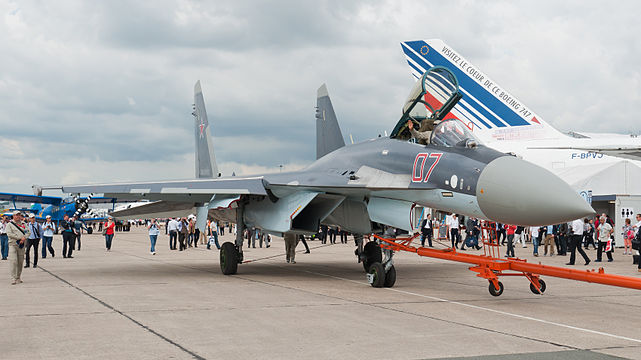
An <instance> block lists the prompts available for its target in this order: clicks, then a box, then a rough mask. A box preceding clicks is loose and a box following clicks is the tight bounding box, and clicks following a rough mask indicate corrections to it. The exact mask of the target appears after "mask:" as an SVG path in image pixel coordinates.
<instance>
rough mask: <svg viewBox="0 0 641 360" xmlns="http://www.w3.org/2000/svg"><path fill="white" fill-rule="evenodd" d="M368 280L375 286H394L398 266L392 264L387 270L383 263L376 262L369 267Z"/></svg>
mask: <svg viewBox="0 0 641 360" xmlns="http://www.w3.org/2000/svg"><path fill="white" fill-rule="evenodd" d="M367 281H368V282H369V284H370V285H372V287H375V288H381V287H392V286H394V284H395V283H396V268H394V265H392V266H390V268H389V270H387V271H385V266H384V265H383V264H381V263H379V262H375V263H373V264H372V265H371V266H370V267H369V271H368V272H367Z"/></svg>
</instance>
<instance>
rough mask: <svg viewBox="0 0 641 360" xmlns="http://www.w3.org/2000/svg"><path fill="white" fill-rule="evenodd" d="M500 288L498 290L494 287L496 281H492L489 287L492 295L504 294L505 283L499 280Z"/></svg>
mask: <svg viewBox="0 0 641 360" xmlns="http://www.w3.org/2000/svg"><path fill="white" fill-rule="evenodd" d="M498 284H499V288H498V290H497V289H496V288H495V287H494V283H493V282H491V281H490V286H489V287H488V290H490V295H492V296H501V294H503V283H502V282H500V281H499V282H498Z"/></svg>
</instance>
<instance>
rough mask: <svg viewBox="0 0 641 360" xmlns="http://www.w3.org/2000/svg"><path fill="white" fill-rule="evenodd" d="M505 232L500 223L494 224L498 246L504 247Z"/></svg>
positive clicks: (503, 226)
mask: <svg viewBox="0 0 641 360" xmlns="http://www.w3.org/2000/svg"><path fill="white" fill-rule="evenodd" d="M505 240H506V231H505V225H503V224H501V223H497V224H496V241H497V243H498V244H501V245H505Z"/></svg>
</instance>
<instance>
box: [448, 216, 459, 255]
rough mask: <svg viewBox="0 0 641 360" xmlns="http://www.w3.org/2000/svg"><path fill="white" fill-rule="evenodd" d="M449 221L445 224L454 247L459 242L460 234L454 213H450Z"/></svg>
mask: <svg viewBox="0 0 641 360" xmlns="http://www.w3.org/2000/svg"><path fill="white" fill-rule="evenodd" d="M448 220H449V223H448V224H446V225H447V227H448V229H450V240H451V241H452V248H456V247H457V246H458V243H459V242H461V236H460V235H459V218H458V216H456V214H452V216H450V217H449V218H448Z"/></svg>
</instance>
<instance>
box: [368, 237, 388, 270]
mask: <svg viewBox="0 0 641 360" xmlns="http://www.w3.org/2000/svg"><path fill="white" fill-rule="evenodd" d="M363 255H365V260H363V268H364V269H365V271H367V272H369V269H370V267H371V266H372V264H374V263H382V262H383V253H382V252H381V248H380V246H378V244H377V243H376V242H375V241H370V242H368V243H367V244H365V247H364V248H363Z"/></svg>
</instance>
